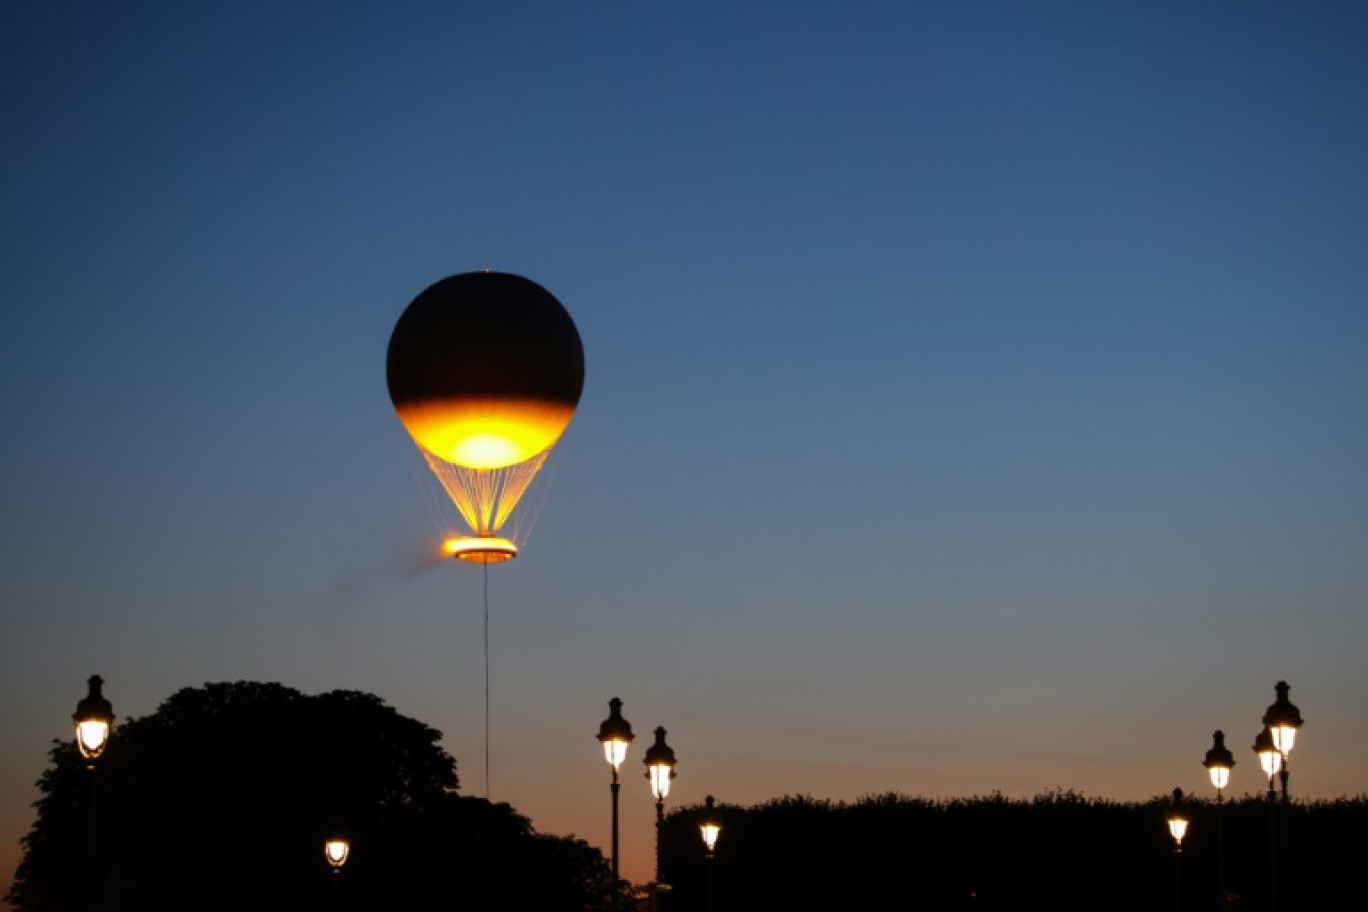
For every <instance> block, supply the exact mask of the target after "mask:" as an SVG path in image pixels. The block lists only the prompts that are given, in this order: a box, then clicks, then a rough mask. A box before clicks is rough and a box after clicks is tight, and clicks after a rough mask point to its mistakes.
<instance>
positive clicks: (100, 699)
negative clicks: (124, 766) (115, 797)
mask: <svg viewBox="0 0 1368 912" xmlns="http://www.w3.org/2000/svg"><path fill="white" fill-rule="evenodd" d="M86 685H87V687H88V688H89V689H88V691H87V693H86V695H85V697H83V698H82V699H81V702H79V703H77V704H76V712H74V713H73V714H72V716H71V719H72V721H73V722H75V723H76V748H77V749H78V750H79V751H80V752H81V756H82V757H84V758H85V761H86V769H87V770H89V771H90V840H89V845H88V846H87V850H88V851H89V853H90V859H89V862H88V870H87V874H88V878H87V886H86V888H87V890H89V891H90V895H89V897H88V898H87V901H88V902H89V904H90V908H91V909H95V908H97V900H96V896H97V894H98V891H97V890H96V889H95V859H96V842H95V839H96V836H95V834H96V817H95V796H96V788H95V761H96V760H98V759H100V755H101V754H103V753H104V750H105V747H107V746H108V745H109V731H110V729H111V728H113V727H114V707H113V706H111V705H110V704H109V701H108V700H106V699H105V696H104V694H103V693H102V692H101V688H102V687H103V686H104V679H103V678H101V677H100V676H99V675H91V676H90V679H89V680H88V681H86Z"/></svg>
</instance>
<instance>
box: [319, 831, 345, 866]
mask: <svg viewBox="0 0 1368 912" xmlns="http://www.w3.org/2000/svg"><path fill="white" fill-rule="evenodd" d="M350 854H351V843H350V842H348V841H347V839H346V838H345V837H343V836H337V835H335V836H333V837H332V838H331V839H328V840H327V841H326V842H324V843H323V856H324V857H325V858H327V859H328V864H330V865H332V868H333V870H334V871H336V872H337V873H339V874H341V873H342V866H343V865H344V864H346V863H347V856H348V855H350Z"/></svg>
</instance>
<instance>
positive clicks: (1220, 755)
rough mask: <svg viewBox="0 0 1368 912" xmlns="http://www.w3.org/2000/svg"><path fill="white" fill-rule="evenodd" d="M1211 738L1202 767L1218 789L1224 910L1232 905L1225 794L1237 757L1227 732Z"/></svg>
mask: <svg viewBox="0 0 1368 912" xmlns="http://www.w3.org/2000/svg"><path fill="white" fill-rule="evenodd" d="M1211 738H1212V744H1211V750H1209V751H1207V752H1206V759H1205V760H1203V761H1202V766H1205V767H1206V771H1207V773H1208V775H1210V776H1211V784H1212V785H1213V786H1215V787H1216V907H1217V908H1218V909H1221V910H1224V909H1225V908H1226V907H1227V906H1228V905H1229V903H1230V894H1229V893H1228V892H1227V891H1226V865H1225V819H1224V818H1225V813H1224V811H1225V803H1224V793H1225V787H1226V786H1227V785H1229V784H1230V770H1231V768H1232V767H1234V766H1235V757H1234V755H1232V754H1231V753H1230V749H1229V748H1227V747H1226V746H1225V732H1222V731H1217V732H1213V733H1212V736H1211Z"/></svg>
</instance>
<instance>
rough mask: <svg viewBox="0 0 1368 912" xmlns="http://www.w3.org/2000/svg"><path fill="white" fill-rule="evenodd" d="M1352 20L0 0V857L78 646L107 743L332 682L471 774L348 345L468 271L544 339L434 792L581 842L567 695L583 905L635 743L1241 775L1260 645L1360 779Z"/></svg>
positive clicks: (1349, 9)
mask: <svg viewBox="0 0 1368 912" xmlns="http://www.w3.org/2000/svg"><path fill="white" fill-rule="evenodd" d="M1366 42H1368V6H1366V5H1364V4H1362V3H1359V2H1324V3H1314V4H1288V3H1274V2H1240V3H1235V2H1228V0H1227V2H1208V3H1191V2H1183V3H1177V2H1171V3H1165V2H1150V3H1095V2H1083V0H1080V2H1067V3H1066V2H1047V0H1040V2H1029V3H1027V2H1015V3H1009V2H978V0H968V2H950V0H943V2H934V3H933V2H926V3H908V2H897V3H893V2H890V3H843V4H836V3H828V4H822V3H805V2H793V0H787V2H783V3H778V2H773V3H769V2H765V3H749V4H737V3H708V2H703V3H692V4H687V5H685V6H684V7H680V6H678V5H670V6H668V8H667V5H661V4H651V3H646V4H643V3H593V4H552V3H519V2H500V3H497V4H494V3H489V4H476V3H454V2H443V3H439V2H429V3H392V4H384V5H383V6H382V5H381V4H363V3H328V4H323V3H317V4H307V3H305V4H278V3H271V4H267V3H254V2H236V3H190V4H187V3H184V2H175V3H173V2H138V3H132V4H114V5H111V4H108V3H91V2H70V3H7V4H4V5H3V6H0V85H3V86H4V89H3V90H2V91H0V130H2V131H3V136H4V138H3V141H0V302H3V306H4V331H3V333H0V426H2V427H3V428H4V447H3V466H4V471H3V472H0V545H3V547H0V689H2V692H3V702H0V732H2V733H3V739H4V740H3V748H4V749H3V750H0V891H3V890H4V889H6V888H7V886H8V883H9V879H10V877H11V875H12V873H13V870H14V866H15V864H16V863H17V861H18V858H19V845H18V840H19V839H20V837H21V836H22V835H23V834H24V833H25V832H26V831H27V829H28V827H29V825H30V823H31V821H32V814H33V812H32V809H31V808H30V804H31V802H33V801H34V800H35V799H36V798H37V795H38V792H37V789H36V788H35V787H34V782H35V780H36V779H37V778H38V776H39V774H40V773H41V772H42V770H43V768H44V766H45V764H46V756H47V751H48V749H49V744H50V741H51V739H52V738H68V737H70V735H71V731H70V717H71V713H72V711H73V710H74V709H75V705H76V702H77V701H78V700H79V699H80V698H81V697H82V696H83V695H84V693H85V680H86V678H87V677H88V676H89V675H91V674H96V673H98V674H100V675H102V676H104V678H105V680H106V694H107V696H108V697H109V698H110V700H111V701H112V702H113V704H114V709H115V711H116V713H118V714H119V716H120V717H121V718H127V717H129V716H141V715H147V714H149V713H151V712H153V711H155V709H156V708H157V706H158V704H159V703H160V702H161V701H162V700H163V699H164V698H165V697H167V696H169V695H170V694H171V693H173V692H174V691H176V690H178V689H180V688H182V687H185V686H198V685H200V684H203V683H204V682H206V681H230V680H261V681H280V682H282V683H284V684H287V685H289V686H292V687H296V688H298V689H301V690H304V691H307V692H321V691H326V690H332V689H336V688H346V689H356V690H363V691H368V692H372V693H375V694H377V695H379V696H381V697H383V698H384V699H385V700H386V701H387V702H388V703H389V704H390V705H392V706H394V707H395V708H396V709H397V710H398V711H399V712H401V713H403V714H405V715H409V716H413V717H415V718H418V719H421V720H423V721H425V722H427V723H429V724H431V725H433V726H434V727H436V728H438V729H440V730H441V731H442V732H444V734H445V738H444V741H443V744H444V746H445V747H446V749H447V750H449V751H450V752H451V753H452V754H453V755H454V756H455V757H456V758H457V760H458V762H459V771H460V775H461V779H462V785H463V791H464V792H466V793H467V794H472V795H483V794H485V788H486V783H485V777H484V764H483V752H484V715H483V713H484V659H483V645H482V626H481V625H482V613H483V597H484V590H483V577H482V571H481V570H480V569H479V568H476V567H471V566H467V565H463V564H453V563H442V562H441V561H440V560H439V559H438V558H436V557H435V556H434V550H435V548H436V545H437V543H438V540H439V536H440V529H439V525H438V523H437V522H436V521H435V520H434V506H439V505H440V504H439V502H438V500H437V499H436V498H437V497H438V494H439V493H440V492H438V491H437V489H436V488H435V483H434V482H433V481H432V480H431V478H430V477H429V475H428V472H427V469H426V466H425V465H424V464H423V462H422V460H421V458H420V457H419V455H418V452H417V450H416V449H415V447H414V446H413V444H412V442H411V441H410V439H409V438H408V435H407V434H406V433H405V431H404V429H403V427H402V426H401V425H400V424H399V422H398V420H397V418H396V417H395V415H394V412H393V410H392V408H391V406H390V402H389V399H388V397H387V394H386V387H385V370H384V363H385V351H386V345H387V343H388V339H389V333H390V330H391V328H392V327H393V325H394V322H395V320H396V319H397V318H398V316H399V314H400V313H401V312H402V311H403V309H404V307H405V306H406V305H407V304H408V302H409V301H410V300H411V299H412V298H413V297H414V296H415V295H416V294H418V293H419V292H420V291H422V290H423V289H424V288H425V287H426V286H428V285H429V284H431V283H432V282H434V281H436V280H438V279H440V278H442V277H444V276H447V275H451V274H453V273H460V272H467V271H472V270H479V269H485V268H489V269H494V270H498V271H504V272H512V273H518V274H521V275H525V276H527V277H529V278H531V279H533V280H535V281H537V282H538V283H540V284H542V285H543V286H545V287H546V288H547V289H548V290H550V291H551V292H552V293H554V294H555V295H556V296H557V297H558V298H559V299H560V300H561V302H562V303H563V304H564V305H565V307H566V308H567V310H568V311H569V312H570V313H571V315H572V316H573V317H574V319H575V321H576V323H577V324H578V327H579V332H580V335H581V337H582V338H583V341H584V348H585V361H586V382H585V388H584V394H583V399H582V401H581V404H580V409H579V412H578V414H577V416H576V418H575V420H574V421H573V423H572V424H571V425H570V427H569V429H568V430H567V432H566V433H565V435H564V436H563V438H562V439H561V442H560V444H559V445H558V447H557V449H556V451H555V453H554V454H553V456H552V458H551V463H550V465H549V467H548V469H547V471H546V476H547V477H546V479H545V482H547V483H545V484H544V485H543V486H542V488H541V489H540V490H539V491H538V492H537V493H536V495H535V496H534V498H533V501H532V502H531V503H529V504H528V505H527V506H530V507H532V508H533V509H532V510H530V511H529V512H528V514H527V519H529V520H532V519H535V522H533V523H528V524H525V526H524V540H523V546H522V554H521V556H520V557H519V558H518V559H517V560H516V561H513V562H512V563H509V564H505V565H501V566H497V567H494V568H492V569H491V570H490V571H489V586H490V588H489V606H490V618H491V658H492V666H491V681H492V686H491V690H492V707H493V709H492V729H493V731H492V750H491V781H490V783H489V788H490V792H491V796H492V797H493V798H494V799H495V800H499V801H507V802H510V803H511V804H512V805H513V806H514V807H515V808H516V809H517V810H518V811H520V812H522V813H524V814H526V815H528V816H529V817H530V818H531V819H532V821H533V823H534V825H535V826H536V827H537V828H538V829H540V830H542V831H545V832H550V833H556V834H560V835H568V834H574V835H577V836H580V837H583V838H585V839H587V840H589V841H590V842H592V843H594V844H595V845H599V846H602V847H604V848H605V849H606V847H607V843H608V834H609V794H608V782H609V770H608V767H607V764H606V763H605V762H604V760H603V757H602V753H601V751H600V749H599V746H598V744H597V743H596V742H595V740H594V736H595V734H596V732H597V730H598V725H599V723H600V722H601V721H602V720H603V718H604V717H605V716H606V715H607V709H608V707H607V701H608V699H609V698H610V697H613V696H619V697H621V698H622V699H623V700H624V702H625V706H624V715H625V716H626V717H627V718H628V719H629V720H630V721H631V723H632V725H633V726H634V727H635V729H636V732H637V742H636V744H635V745H634V746H633V750H632V752H631V753H630V754H629V755H628V760H627V764H626V767H625V775H624V783H625V784H624V787H623V793H622V814H623V828H624V829H623V836H622V847H623V873H624V875H627V876H630V877H632V878H633V879H636V880H645V879H647V878H649V876H650V873H651V867H650V866H651V858H652V855H651V853H652V835H651V824H652V820H653V810H652V807H651V798H650V795H649V791H648V789H647V785H646V781H645V779H644V777H643V775H642V772H643V767H642V765H641V757H642V754H643V752H644V749H645V747H646V745H647V744H649V742H650V733H651V730H652V729H653V728H654V727H655V726H657V725H663V726H665V727H666V728H667V729H668V730H669V741H670V744H671V746H673V747H674V749H675V751H676V753H677V755H678V757H679V767H678V773H679V777H678V779H677V780H676V781H675V791H674V793H672V795H671V797H670V800H669V806H671V807H673V806H678V805H680V804H693V803H697V802H701V801H702V800H703V798H704V796H705V795H707V794H713V795H716V796H717V798H718V800H719V801H723V802H728V803H752V802H758V801H763V800H766V799H769V798H773V797H777V796H780V795H784V794H795V793H805V794H812V795H814V796H818V797H826V798H833V799H848V800H849V799H855V798H858V797H859V796H861V795H864V794H868V793H872V792H883V791H889V790H897V791H902V792H906V793H909V794H919V795H926V796H967V795H974V794H986V793H989V792H992V791H993V790H1000V791H1002V792H1003V793H1005V794H1007V795H1010V796H1029V795H1033V794H1036V793H1038V792H1040V791H1043V790H1045V789H1049V788H1055V787H1063V788H1076V789H1079V790H1081V791H1083V792H1085V793H1086V794H1089V795H1097V796H1104V797H1109V798H1116V799H1139V798H1148V797H1151V796H1154V795H1158V794H1160V793H1163V792H1166V791H1168V790H1170V789H1172V788H1173V787H1175V786H1181V787H1183V788H1184V789H1190V790H1193V791H1196V792H1199V793H1203V794H1205V793H1206V792H1207V791H1209V786H1207V783H1206V780H1205V775H1204V773H1203V770H1202V768H1201V766H1200V761H1201V759H1202V756H1203V754H1204V753H1205V751H1206V750H1207V748H1208V747H1210V744H1211V733H1212V731H1213V730H1214V729H1217V728H1222V729H1224V730H1225V731H1226V732H1227V735H1228V737H1229V740H1230V746H1231V748H1232V749H1233V750H1234V752H1235V756H1236V760H1237V763H1238V766H1237V767H1236V769H1235V772H1234V776H1233V779H1232V788H1233V790H1234V791H1235V793H1237V794H1239V793H1243V792H1246V791H1249V792H1253V791H1257V790H1259V789H1261V788H1262V782H1261V777H1260V775H1259V774H1258V769H1257V762H1256V759H1255V757H1254V755H1253V754H1252V752H1251V751H1250V750H1249V746H1250V744H1251V743H1252V742H1253V738H1254V735H1255V734H1256V732H1257V731H1258V729H1259V725H1260V718H1261V716H1262V714H1263V712H1264V710H1265V708H1266V707H1267V706H1268V704H1269V703H1271V702H1272V701H1273V699H1274V696H1275V695H1274V690H1273V687H1274V684H1275V683H1276V682H1277V681H1278V680H1279V679H1286V680H1287V681H1288V682H1289V683H1291V685H1292V691H1291V697H1292V700H1293V702H1295V703H1296V704H1297V705H1298V706H1299V707H1300V708H1301V710H1302V712H1303V714H1304V716H1305V717H1306V719H1307V724H1306V728H1305V730H1304V732H1303V734H1302V736H1301V737H1300V738H1299V739H1298V741H1297V750H1296V752H1295V753H1294V755H1293V757H1292V764H1291V769H1292V778H1291V788H1292V792H1293V794H1294V795H1299V796H1313V797H1335V796H1339V795H1345V794H1359V793H1362V792H1364V791H1365V790H1368V780H1366V779H1365V775H1364V770H1365V766H1364V761H1363V758H1364V757H1365V756H1368V703H1365V700H1364V695H1365V693H1368V661H1366V660H1365V645H1368V604H1365V603H1366V602H1368V477H1366V476H1365V471H1368V165H1366V164H1365V163H1368V107H1366V105H1368V54H1366V53H1365V52H1364V48H1365V46H1366ZM528 525H530V529H529V528H527V526H528ZM282 813H288V809H284V808H283V809H282ZM722 838H723V840H724V841H725V838H726V834H725V833H724V834H723V837H722ZM724 846H725V842H724V843H721V844H719V852H720V851H722V850H723V849H724ZM362 850H363V849H362V848H361V847H358V848H357V851H362ZM320 853H321V844H320ZM319 863H320V864H322V857H321V854H320V857H319Z"/></svg>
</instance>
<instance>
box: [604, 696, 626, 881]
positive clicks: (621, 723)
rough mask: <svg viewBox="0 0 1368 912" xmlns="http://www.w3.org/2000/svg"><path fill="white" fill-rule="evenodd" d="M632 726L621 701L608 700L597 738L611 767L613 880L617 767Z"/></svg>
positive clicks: (616, 813) (623, 755) (616, 854)
mask: <svg viewBox="0 0 1368 912" xmlns="http://www.w3.org/2000/svg"><path fill="white" fill-rule="evenodd" d="M633 737H634V736H633V735H632V726H631V724H630V723H629V722H628V721H627V720H626V719H624V718H622V701H621V700H619V699H618V698H617V697H613V699H611V700H609V701H608V718H607V719H604V720H603V724H602V725H600V726H599V733H598V739H599V743H600V744H602V745H603V753H604V756H605V757H607V759H608V765H609V766H611V767H612V768H613V784H612V785H611V786H609V789H610V791H612V793H613V882H614V883H616V882H617V880H618V790H619V789H620V786H619V785H618V769H619V768H620V767H621V766H622V761H623V760H625V759H627V745H629V744H631V743H632V738H633Z"/></svg>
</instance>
